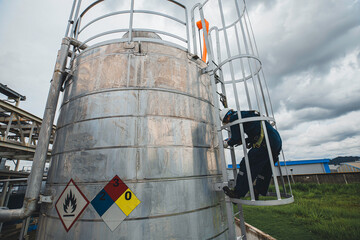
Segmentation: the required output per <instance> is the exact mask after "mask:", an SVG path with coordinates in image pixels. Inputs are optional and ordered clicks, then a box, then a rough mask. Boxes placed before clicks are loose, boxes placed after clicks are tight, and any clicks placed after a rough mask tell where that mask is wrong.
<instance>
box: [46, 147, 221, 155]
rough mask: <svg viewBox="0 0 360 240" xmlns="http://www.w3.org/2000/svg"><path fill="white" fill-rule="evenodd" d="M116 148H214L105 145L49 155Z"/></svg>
mask: <svg viewBox="0 0 360 240" xmlns="http://www.w3.org/2000/svg"><path fill="white" fill-rule="evenodd" d="M116 148H119V149H121V148H135V149H138V148H208V149H211V148H215V147H212V146H210V145H209V146H194V145H189V146H185V145H163V146H161V145H153V146H152V145H143V146H133V145H124V146H107V147H92V148H81V149H74V150H68V151H62V152H55V153H52V154H51V157H54V156H56V155H60V154H63V153H73V152H84V151H91V150H103V149H116Z"/></svg>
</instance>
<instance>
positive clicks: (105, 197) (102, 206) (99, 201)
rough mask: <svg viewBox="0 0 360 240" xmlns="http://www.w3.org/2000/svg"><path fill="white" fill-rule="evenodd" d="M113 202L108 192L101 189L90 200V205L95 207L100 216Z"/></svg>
mask: <svg viewBox="0 0 360 240" xmlns="http://www.w3.org/2000/svg"><path fill="white" fill-rule="evenodd" d="M113 204H114V201H113V200H112V199H111V197H110V196H109V194H107V192H106V191H105V190H104V189H102V190H101V191H100V192H99V193H98V194H97V195H96V197H95V198H94V199H93V200H92V201H91V205H93V207H94V208H95V210H96V212H97V213H98V214H99V215H100V216H102V215H103V214H104V213H105V212H106V211H107V210H108V209H109V208H110V207H111V205H113Z"/></svg>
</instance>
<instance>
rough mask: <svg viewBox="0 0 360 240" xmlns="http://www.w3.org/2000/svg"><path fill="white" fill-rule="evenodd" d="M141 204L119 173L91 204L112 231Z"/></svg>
mask: <svg viewBox="0 0 360 240" xmlns="http://www.w3.org/2000/svg"><path fill="white" fill-rule="evenodd" d="M139 204H140V200H139V199H138V198H137V197H136V196H135V194H134V193H133V192H132V191H131V190H130V188H128V186H127V185H126V184H125V183H124V182H123V181H122V180H121V179H120V178H119V176H117V175H116V176H115V177H114V178H113V179H111V181H110V182H109V183H108V184H107V185H106V186H105V187H104V188H103V189H101V190H100V192H99V193H98V194H97V195H96V196H95V198H94V199H93V200H92V201H91V205H92V206H93V207H94V209H95V210H96V212H97V213H98V214H99V216H100V217H101V218H102V219H103V221H104V222H105V223H106V225H107V226H108V227H109V228H110V230H111V231H114V230H115V229H116V228H117V227H118V226H119V225H120V223H121V222H122V221H124V219H125V218H126V217H127V216H129V214H130V213H131V212H132V211H133V210H134V209H135V208H136V207H137V206H138V205H139Z"/></svg>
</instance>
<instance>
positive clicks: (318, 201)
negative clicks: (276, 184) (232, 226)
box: [243, 183, 360, 240]
mask: <svg viewBox="0 0 360 240" xmlns="http://www.w3.org/2000/svg"><path fill="white" fill-rule="evenodd" d="M292 189H293V195H294V198H295V201H294V203H292V204H288V205H282V206H246V205H243V209H244V217H245V221H246V222H247V223H249V224H251V225H253V226H254V227H257V228H259V229H260V230H262V231H264V232H265V233H268V234H270V235H271V236H273V237H274V238H276V239H278V240H282V239H284V240H287V239H291V240H297V239H326V240H330V239H341V240H345V239H349V240H353V239H360V184H359V183H353V184H347V185H343V184H321V185H317V184H301V183H299V184H294V185H292ZM260 200H265V199H262V198H260Z"/></svg>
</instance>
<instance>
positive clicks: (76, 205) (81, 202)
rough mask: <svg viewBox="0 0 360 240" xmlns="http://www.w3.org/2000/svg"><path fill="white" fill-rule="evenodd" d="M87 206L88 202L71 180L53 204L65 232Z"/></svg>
mask: <svg viewBox="0 0 360 240" xmlns="http://www.w3.org/2000/svg"><path fill="white" fill-rule="evenodd" d="M87 205H89V200H87V198H86V197H85V196H84V194H83V193H82V192H81V191H80V189H79V188H78V187H77V186H76V184H75V182H74V181H73V180H72V179H71V180H70V181H69V183H68V184H67V185H66V187H65V189H64V191H63V192H62V193H61V195H60V197H59V199H58V200H57V202H56V204H55V208H56V211H57V213H58V215H59V217H60V220H61V222H62V224H63V225H64V227H65V229H66V231H67V232H68V231H69V230H70V228H71V227H72V226H73V224H74V223H75V222H76V220H77V219H78V218H79V217H80V215H81V213H82V212H83V211H84V210H85V208H86V207H87Z"/></svg>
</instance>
